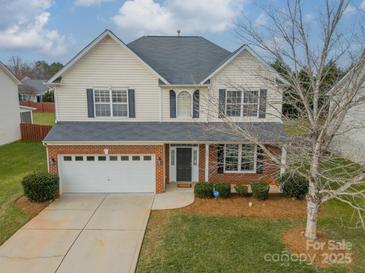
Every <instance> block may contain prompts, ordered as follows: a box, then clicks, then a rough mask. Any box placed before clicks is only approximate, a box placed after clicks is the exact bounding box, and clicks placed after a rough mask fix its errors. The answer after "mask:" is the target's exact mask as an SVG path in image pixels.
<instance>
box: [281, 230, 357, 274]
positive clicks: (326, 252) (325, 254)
mask: <svg viewBox="0 0 365 274" xmlns="http://www.w3.org/2000/svg"><path fill="white" fill-rule="evenodd" d="M317 235H318V238H317V240H315V241H308V242H307V239H306V238H305V237H304V231H303V228H293V229H290V230H288V231H287V232H286V233H285V234H284V235H283V242H284V243H285V245H286V246H288V248H289V249H290V251H291V253H292V254H296V255H299V254H305V255H306V257H307V258H308V259H307V262H310V261H311V260H313V264H314V265H316V266H318V267H321V268H329V267H331V266H333V265H335V264H344V265H346V266H349V265H351V262H352V260H353V253H352V252H351V250H346V249H345V248H344V247H343V246H340V245H338V244H339V241H335V240H333V239H331V238H330V237H328V236H327V235H325V234H323V233H317ZM334 245H336V246H337V248H334ZM320 246H322V247H320ZM346 257H349V258H350V262H349V261H347V260H348V259H347V258H346ZM310 258H311V259H310ZM350 272H351V271H350Z"/></svg>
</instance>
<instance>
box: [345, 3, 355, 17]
mask: <svg viewBox="0 0 365 274" xmlns="http://www.w3.org/2000/svg"><path fill="white" fill-rule="evenodd" d="M354 12H356V8H355V7H354V6H353V5H351V4H349V5H348V6H347V7H346V9H345V11H344V12H343V13H344V14H345V15H350V14H353V13H354Z"/></svg>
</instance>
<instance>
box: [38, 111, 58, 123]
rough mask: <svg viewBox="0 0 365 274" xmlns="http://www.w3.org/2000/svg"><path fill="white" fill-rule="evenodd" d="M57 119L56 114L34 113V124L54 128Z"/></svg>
mask: <svg viewBox="0 0 365 274" xmlns="http://www.w3.org/2000/svg"><path fill="white" fill-rule="evenodd" d="M55 119H56V114H55V113H54V112H33V124H38V125H50V126H53V125H54V122H55Z"/></svg>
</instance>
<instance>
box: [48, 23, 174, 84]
mask: <svg viewBox="0 0 365 274" xmlns="http://www.w3.org/2000/svg"><path fill="white" fill-rule="evenodd" d="M107 36H109V37H110V38H112V39H113V40H114V41H116V42H117V43H118V44H119V45H121V46H122V47H124V48H126V49H128V51H129V52H131V53H132V54H133V56H135V57H136V58H137V59H138V60H139V61H141V62H142V63H143V64H144V65H145V66H146V67H147V68H148V69H149V70H151V71H152V72H153V73H154V74H155V75H156V76H157V77H159V78H160V79H161V80H162V81H163V82H164V83H165V84H168V81H167V80H166V79H165V78H164V77H162V76H161V75H160V74H159V73H158V72H156V71H155V70H154V69H153V68H151V67H150V66H149V65H148V64H147V63H146V62H145V61H144V60H142V59H141V58H140V57H139V56H138V55H137V54H135V53H134V52H133V51H132V50H130V48H129V47H127V45H126V44H125V43H124V42H123V41H122V40H120V39H119V38H118V37H117V36H116V35H115V34H114V33H113V32H111V31H110V30H105V31H104V32H103V33H101V34H100V35H99V36H98V37H96V38H95V39H94V40H93V41H92V42H90V43H89V44H88V45H87V46H86V47H84V48H83V49H82V50H81V51H80V52H79V53H78V54H76V55H75V56H74V57H73V58H72V59H71V60H70V61H69V62H68V63H67V64H66V65H65V66H64V67H63V68H62V69H61V70H60V71H58V72H57V73H56V74H55V75H53V76H52V78H51V79H49V80H48V82H47V84H52V83H54V82H56V80H58V79H59V78H60V77H61V76H62V75H63V74H64V73H65V72H66V71H67V70H68V69H69V68H70V67H72V66H73V65H74V64H75V63H76V62H77V61H78V60H80V59H81V58H82V57H83V56H85V55H86V54H87V53H88V52H89V51H90V50H91V49H92V48H94V47H95V46H96V45H97V44H98V43H99V42H100V41H102V40H103V39H104V38H105V37H107Z"/></svg>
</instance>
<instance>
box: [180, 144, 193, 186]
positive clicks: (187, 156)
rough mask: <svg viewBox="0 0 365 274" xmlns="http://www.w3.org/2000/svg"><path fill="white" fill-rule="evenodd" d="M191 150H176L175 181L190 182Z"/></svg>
mask: <svg viewBox="0 0 365 274" xmlns="http://www.w3.org/2000/svg"><path fill="white" fill-rule="evenodd" d="M191 158H192V157H191V148H190V147H189V148H185V147H184V148H177V149H176V181H180V182H181V181H183V182H191V177H192V176H191V171H192V167H191V166H192V165H191Z"/></svg>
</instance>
